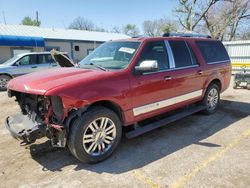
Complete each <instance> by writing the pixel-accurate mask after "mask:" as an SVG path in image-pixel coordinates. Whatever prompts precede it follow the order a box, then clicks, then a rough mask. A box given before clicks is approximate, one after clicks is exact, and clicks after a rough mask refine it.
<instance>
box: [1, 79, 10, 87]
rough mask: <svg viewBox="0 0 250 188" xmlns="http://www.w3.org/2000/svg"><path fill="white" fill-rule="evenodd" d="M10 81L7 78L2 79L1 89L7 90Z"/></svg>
mask: <svg viewBox="0 0 250 188" xmlns="http://www.w3.org/2000/svg"><path fill="white" fill-rule="evenodd" d="M8 81H9V80H8V79H6V78H0V88H6V86H7V83H8Z"/></svg>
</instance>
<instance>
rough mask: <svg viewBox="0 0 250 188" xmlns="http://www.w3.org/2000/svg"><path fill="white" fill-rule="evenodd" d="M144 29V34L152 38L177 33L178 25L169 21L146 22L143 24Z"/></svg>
mask: <svg viewBox="0 0 250 188" xmlns="http://www.w3.org/2000/svg"><path fill="white" fill-rule="evenodd" d="M142 27H143V31H144V34H145V35H147V36H150V37H152V36H161V35H162V34H163V33H166V32H173V31H177V25H176V24H174V23H173V22H172V21H170V20H168V19H157V20H152V21H151V20H146V21H144V22H143V24H142Z"/></svg>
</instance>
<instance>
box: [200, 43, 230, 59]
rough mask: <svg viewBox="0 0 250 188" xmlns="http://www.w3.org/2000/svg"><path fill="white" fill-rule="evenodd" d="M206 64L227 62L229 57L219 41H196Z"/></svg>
mask: <svg viewBox="0 0 250 188" xmlns="http://www.w3.org/2000/svg"><path fill="white" fill-rule="evenodd" d="M196 44H197V46H198V48H199V49H200V51H201V53H202V56H203V58H204V59H205V61H206V63H207V64H213V63H218V62H224V61H229V56H228V54H227V51H226V49H225V47H224V46H223V44H222V43H221V42H219V41H196Z"/></svg>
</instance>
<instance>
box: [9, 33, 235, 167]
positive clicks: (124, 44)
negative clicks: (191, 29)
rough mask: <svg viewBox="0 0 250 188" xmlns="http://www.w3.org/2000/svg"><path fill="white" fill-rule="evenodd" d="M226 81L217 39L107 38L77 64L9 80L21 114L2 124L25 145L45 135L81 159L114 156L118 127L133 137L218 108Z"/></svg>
mask: <svg viewBox="0 0 250 188" xmlns="http://www.w3.org/2000/svg"><path fill="white" fill-rule="evenodd" d="M72 66H73V65H72ZM230 78H231V63H230V59H229V56H228V54H227V51H226V50H225V48H224V46H223V44H222V43H221V42H220V41H218V40H213V39H210V38H207V37H205V36H196V35H192V36H189V35H184V36H180V35H178V36H177V37H175V36H171V37H153V38H132V39H126V40H118V41H110V42H107V43H104V44H103V45H101V46H100V47H98V48H97V49H96V50H95V51H94V52H92V53H91V54H90V55H89V56H87V57H86V58H85V59H83V60H82V61H81V62H80V63H79V64H78V66H76V67H74V68H60V69H53V70H49V71H41V72H38V73H33V74H30V75H25V76H22V77H19V78H16V79H13V80H11V81H10V82H9V85H8V95H9V97H13V96H15V97H16V101H17V102H18V104H19V105H20V108H21V110H22V114H17V115H13V116H10V117H8V118H7V119H6V127H7V129H9V131H10V132H11V134H12V135H13V136H14V137H15V138H19V139H21V140H23V141H24V142H26V143H31V142H35V140H36V139H37V138H41V137H44V136H47V137H48V138H49V139H50V140H51V143H52V146H54V147H65V146H66V145H68V148H69V149H70V151H71V153H72V154H73V155H74V156H75V157H76V158H77V159H79V160H80V161H83V162H88V163H96V162H99V161H102V160H104V159H106V158H107V157H109V156H110V155H111V154H112V153H113V151H114V150H115V149H116V147H117V146H118V144H119V142H120V140H121V137H122V131H124V132H125V133H126V136H127V137H128V138H133V137H135V136H138V135H141V134H143V133H145V132H147V131H150V130H152V129H155V128H158V127H161V126H164V125H166V124H168V123H170V122H173V121H175V120H177V119H180V118H183V117H185V116H188V115H191V114H193V113H196V112H199V111H203V112H204V113H205V114H213V113H215V112H216V110H217V109H218V105H219V101H220V93H221V92H223V91H225V90H226V89H227V88H228V87H229V84H230ZM166 113H168V114H166ZM156 147H157V146H156Z"/></svg>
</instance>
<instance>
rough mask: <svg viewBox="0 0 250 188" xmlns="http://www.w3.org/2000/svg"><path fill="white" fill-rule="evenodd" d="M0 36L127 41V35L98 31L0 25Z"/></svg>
mask: <svg viewBox="0 0 250 188" xmlns="http://www.w3.org/2000/svg"><path fill="white" fill-rule="evenodd" d="M0 35H13V36H26V37H43V38H44V39H60V40H79V41H81V40H82V41H96V42H105V41H109V40H117V39H127V38H130V37H129V36H127V35H124V34H119V33H107V32H96V31H83V30H73V29H58V28H41V27H36V26H25V25H4V24H0Z"/></svg>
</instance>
